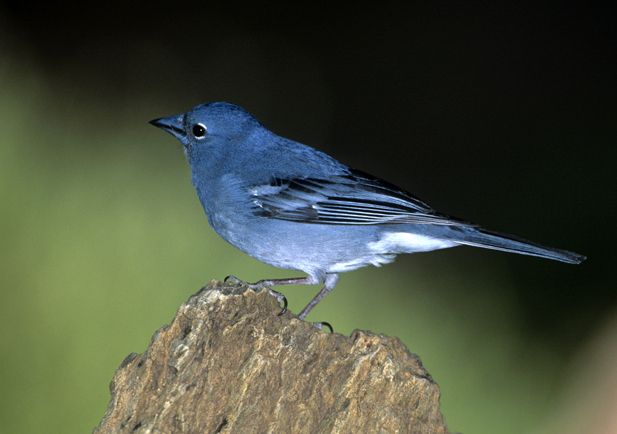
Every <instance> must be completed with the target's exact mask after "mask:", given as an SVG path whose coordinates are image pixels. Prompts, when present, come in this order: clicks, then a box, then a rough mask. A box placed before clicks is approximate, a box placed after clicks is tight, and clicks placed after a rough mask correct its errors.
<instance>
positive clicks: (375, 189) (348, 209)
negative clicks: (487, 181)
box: [249, 171, 469, 226]
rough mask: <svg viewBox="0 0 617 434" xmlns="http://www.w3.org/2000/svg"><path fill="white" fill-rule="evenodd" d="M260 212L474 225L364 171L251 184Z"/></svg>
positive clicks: (308, 218)
mask: <svg viewBox="0 0 617 434" xmlns="http://www.w3.org/2000/svg"><path fill="white" fill-rule="evenodd" d="M249 192H250V193H251V195H252V200H253V205H254V208H253V212H254V213H255V214H256V215H259V216H262V217H268V218H274V219H280V220H289V221H296V222H303V223H320V224H332V225H383V224H408V223H415V224H437V225H448V226H469V223H466V222H463V221H461V220H458V219H453V218H450V217H446V216H444V215H441V214H438V213H436V212H435V211H434V210H433V209H432V208H431V207H429V206H428V205H427V204H426V203H425V202H423V201H421V200H420V199H418V198H417V197H415V196H413V195H412V194H410V193H407V192H406V191H404V190H401V189H400V188H398V187H396V186H395V185H393V184H390V183H388V182H386V181H383V180H381V179H379V178H375V177H373V176H371V175H368V174H365V173H363V172H359V171H350V172H349V174H347V175H339V176H334V177H330V178H328V179H320V178H289V179H283V178H274V179H272V180H271V181H270V183H269V184H265V185H257V186H251V187H250V188H249Z"/></svg>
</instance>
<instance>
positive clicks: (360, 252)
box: [151, 102, 585, 319]
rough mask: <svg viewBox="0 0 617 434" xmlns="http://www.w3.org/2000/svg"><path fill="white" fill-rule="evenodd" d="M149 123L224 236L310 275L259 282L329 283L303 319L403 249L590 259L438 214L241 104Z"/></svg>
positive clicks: (209, 107)
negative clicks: (281, 131)
mask: <svg viewBox="0 0 617 434" xmlns="http://www.w3.org/2000/svg"><path fill="white" fill-rule="evenodd" d="M151 123H152V124H153V125H155V126H157V127H160V128H162V129H163V130H165V131H167V132H168V133H170V134H171V135H173V136H174V137H176V138H177V139H178V140H179V141H180V142H181V143H182V145H183V147H184V153H185V155H186V158H187V160H188V163H189V165H190V167H191V173H192V180H193V185H194V186H195V189H196V190H197V195H198V196H199V200H200V201H201V204H202V205H203V208H204V210H205V212H206V215H207V216H208V221H209V222H210V225H211V226H212V227H213V228H214V230H215V231H216V232H217V233H218V234H219V235H220V236H221V237H222V238H223V239H225V240H226V241H228V242H229V243H231V244H232V245H234V246H235V247H237V248H239V249H240V250H242V251H243V252H245V253H247V254H248V255H250V256H252V257H254V258H256V259H258V260H260V261H262V262H265V263H266V264H270V265H273V266H275V267H279V268H285V269H291V270H299V271H303V272H305V273H306V274H307V276H306V277H301V278H291V279H273V280H262V281H260V282H259V283H260V284H262V285H265V286H274V285H289V284H308V285H310V284H318V283H323V288H322V289H321V290H320V291H319V293H317V295H316V296H315V297H314V298H313V299H312V300H311V301H310V302H309V304H308V305H307V306H306V307H305V308H304V309H303V310H302V311H301V312H300V314H299V317H300V318H301V319H304V318H305V317H306V315H307V314H308V313H309V312H310V310H311V309H312V308H313V307H315V305H316V304H317V303H318V302H319V301H320V300H321V299H323V298H324V297H325V296H326V295H327V294H328V293H329V292H330V291H331V290H332V289H333V288H334V286H335V285H336V282H337V281H338V275H339V273H342V272H344V271H351V270H355V269H357V268H360V267H364V266H367V265H375V266H379V265H382V264H387V263H388V262H391V261H393V260H394V258H395V256H396V255H398V254H400V253H416V252H426V251H430V250H438V249H445V248H449V247H457V246H473V247H482V248H486V249H493V250H501V251H504V252H510V253H519V254H523V255H530V256H538V257H541V258H547V259H553V260H556V261H561V262H566V263H570V264H578V263H580V262H582V261H583V260H584V259H585V257H584V256H582V255H579V254H577V253H573V252H568V251H565V250H558V249H554V248H550V247H544V246H541V245H539V244H536V243H533V242H530V241H526V240H523V239H520V238H517V237H514V236H511V235H505V234H499V233H496V232H492V231H488V230H485V229H482V228H481V227H479V226H477V225H475V224H471V223H468V222H465V221H462V220H459V219H455V218H451V217H448V216H445V215H443V214H440V213H438V212H437V211H435V210H434V209H432V208H431V207H430V206H429V205H428V204H426V203H425V202H423V201H421V200H420V199H418V198H417V197H415V196H414V195H412V194H410V193H408V192H407V191H405V190H403V189H401V188H399V187H397V186H395V185H393V184H390V183H388V182H386V181H384V180H381V179H379V178H376V177H374V176H371V175H369V174H367V173H364V172H361V171H358V170H354V169H351V168H349V167H347V166H346V165H344V164H342V163H340V162H338V161H337V160H335V159H334V158H332V157H330V156H328V155H326V154H324V153H323V152H320V151H318V150H316V149H313V148H311V147H309V146H306V145H303V144H301V143H298V142H295V141H293V140H290V139H287V138H284V137H281V136H279V135H277V134H275V133H273V132H272V131H270V130H268V129H267V128H265V127H264V126H263V125H262V124H261V123H260V122H259V121H258V120H257V119H255V118H254V117H253V116H252V115H251V114H249V113H248V112H247V111H245V110H244V109H242V108H241V107H238V106H237V105H233V104H229V103H226V102H213V103H209V104H202V105H198V106H196V107H195V108H193V109H192V110H190V111H188V112H186V113H183V114H179V115H175V116H169V117H165V118H160V119H155V120H153V121H151Z"/></svg>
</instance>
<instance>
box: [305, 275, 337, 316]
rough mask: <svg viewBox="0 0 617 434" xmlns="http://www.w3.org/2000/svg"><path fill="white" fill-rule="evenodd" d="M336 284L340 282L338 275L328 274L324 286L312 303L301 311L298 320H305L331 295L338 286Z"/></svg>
mask: <svg viewBox="0 0 617 434" xmlns="http://www.w3.org/2000/svg"><path fill="white" fill-rule="evenodd" d="M336 282H338V274H326V278H325V279H324V286H323V288H321V289H320V290H319V292H318V293H317V295H316V296H315V297H313V299H312V300H311V301H309V303H308V304H307V305H306V306H305V307H304V309H302V311H300V314H299V315H298V318H300V319H304V318H306V316H307V315H308V314H309V312H310V311H311V310H312V309H313V308H314V307H315V306H317V303H319V302H320V301H321V300H322V299H323V298H324V297H325V296H326V295H328V294H329V293H330V291H332V290H333V289H334V287H335V286H336Z"/></svg>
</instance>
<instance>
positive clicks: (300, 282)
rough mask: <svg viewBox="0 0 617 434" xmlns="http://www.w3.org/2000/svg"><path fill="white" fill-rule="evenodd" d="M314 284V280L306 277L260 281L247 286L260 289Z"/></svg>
mask: <svg viewBox="0 0 617 434" xmlns="http://www.w3.org/2000/svg"><path fill="white" fill-rule="evenodd" d="M316 283H319V282H316V281H315V279H313V278H312V277H310V276H306V277H291V278H289V279H265V280H260V281H258V282H255V283H251V284H250V285H249V286H250V287H251V288H253V287H255V288H256V287H262V286H278V285H314V284H316Z"/></svg>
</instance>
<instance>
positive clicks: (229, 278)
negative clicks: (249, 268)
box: [223, 274, 244, 285]
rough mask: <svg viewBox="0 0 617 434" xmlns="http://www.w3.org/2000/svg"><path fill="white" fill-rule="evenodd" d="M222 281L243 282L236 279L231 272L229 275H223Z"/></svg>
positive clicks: (236, 283)
mask: <svg viewBox="0 0 617 434" xmlns="http://www.w3.org/2000/svg"><path fill="white" fill-rule="evenodd" d="M223 282H225V283H231V284H232V285H238V284H240V283H244V282H242V280H240V279H238V278H237V277H236V276H234V275H233V274H230V275H229V276H227V277H225V278H224V279H223Z"/></svg>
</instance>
